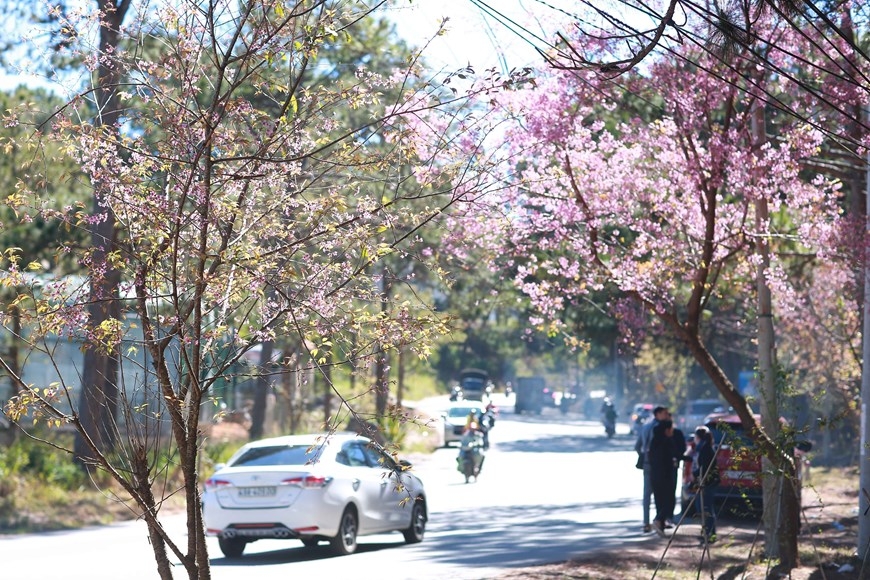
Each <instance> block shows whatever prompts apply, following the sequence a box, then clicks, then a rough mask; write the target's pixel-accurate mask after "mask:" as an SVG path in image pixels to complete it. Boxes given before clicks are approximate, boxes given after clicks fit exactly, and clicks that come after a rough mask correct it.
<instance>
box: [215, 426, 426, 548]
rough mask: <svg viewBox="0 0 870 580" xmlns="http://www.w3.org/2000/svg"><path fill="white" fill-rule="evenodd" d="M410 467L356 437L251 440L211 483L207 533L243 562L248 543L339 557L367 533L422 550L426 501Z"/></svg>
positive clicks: (419, 482) (351, 435)
mask: <svg viewBox="0 0 870 580" xmlns="http://www.w3.org/2000/svg"><path fill="white" fill-rule="evenodd" d="M409 467H410V464H409V463H407V462H404V461H401V462H396V461H395V460H394V459H393V457H392V456H391V455H390V454H389V453H387V452H385V451H384V450H383V449H382V448H380V446H378V445H377V444H376V443H374V442H372V441H371V440H369V439H367V438H365V437H360V436H358V435H355V434H352V433H341V434H331V435H327V434H313V435H293V436H287V437H275V438H271V439H262V440H260V441H254V442H252V443H248V444H247V445H245V446H243V447H242V448H241V449H239V451H238V452H236V453H235V454H234V455H233V456H232V457H231V458H230V460H229V461H228V462H227V464H226V465H225V466H219V468H218V470H217V471H216V472H215V474H214V475H212V476H211V477H210V478H208V479H207V480H206V482H205V491H204V492H203V494H202V509H203V520H204V522H205V528H206V534H207V535H209V536H217V537H218V544H219V546H220V549H221V551H222V552H223V554H224V556H226V557H227V558H239V557H241V555H242V552H243V551H244V549H245V546H246V545H247V544H249V543H250V542H255V541H257V540H260V539H264V538H270V539H296V540H301V541H302V543H303V544H304V545H305V546H306V547H313V546H316V545H317V544H318V543H319V542H321V541H328V542H329V543H330V544H331V546H332V549H333V551H334V552H336V553H337V554H342V555H343V554H351V553H353V552H354V551H356V548H357V537H358V536H364V535H369V534H380V533H385V532H391V531H400V532H402V534H403V535H404V537H405V541H406V542H407V543H409V544H413V543H417V542H420V541H422V540H423V534H424V532H425V529H426V520H427V519H428V513H427V503H426V501H427V500H426V493H425V491H424V489H423V483H422V482H421V481H420V479H419V478H418V477H417V476H416V475H414V474H413V473H411V472H410V471H409V470H408V468H409ZM409 500H410V501H409Z"/></svg>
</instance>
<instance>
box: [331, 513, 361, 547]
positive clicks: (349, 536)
mask: <svg viewBox="0 0 870 580" xmlns="http://www.w3.org/2000/svg"><path fill="white" fill-rule="evenodd" d="M358 531H359V527H358V523H357V517H356V510H355V509H354V508H353V507H351V506H348V507H346V508H344V513H342V514H341V521H340V523H339V525H338V533H337V534H336V535H335V536H334V537H333V538H332V539H331V540H330V541H329V543H330V545H331V546H332V549H333V551H334V552H335V553H336V554H338V555H340V556H347V555H348V554H353V553H354V552H356V535H357V532H358Z"/></svg>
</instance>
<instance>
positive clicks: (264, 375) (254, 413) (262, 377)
mask: <svg viewBox="0 0 870 580" xmlns="http://www.w3.org/2000/svg"><path fill="white" fill-rule="evenodd" d="M274 348H275V343H274V342H273V341H271V340H267V341H266V342H264V343H263V348H262V349H261V350H260V369H259V372H258V373H257V383H256V386H255V387H254V406H253V407H252V408H251V427H250V429H248V435H249V436H250V438H251V440H252V441H255V440H257V439H261V438H262V437H263V435H264V429H263V426H264V424H265V423H266V399H267V398H268V396H269V389H271V388H272V383H271V381H270V380H269V368H270V366H271V363H272V352H273V350H274Z"/></svg>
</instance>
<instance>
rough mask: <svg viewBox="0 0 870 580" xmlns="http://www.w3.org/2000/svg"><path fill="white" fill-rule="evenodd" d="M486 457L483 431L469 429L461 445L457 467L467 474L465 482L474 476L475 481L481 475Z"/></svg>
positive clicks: (463, 473)
mask: <svg viewBox="0 0 870 580" xmlns="http://www.w3.org/2000/svg"><path fill="white" fill-rule="evenodd" d="M484 459H486V457H485V452H484V444H483V433H481V432H480V431H469V432H467V433H466V434H465V435H464V436H463V437H462V441H461V442H460V445H459V456H458V457H457V458H456V469H457V471H459V472H460V473H461V474H462V475H464V476H465V483H468V482H469V480H470V479H471V478H472V477H473V478H474V480H475V481H477V478H478V477H479V476H480V470H481V468H482V467H483V460H484Z"/></svg>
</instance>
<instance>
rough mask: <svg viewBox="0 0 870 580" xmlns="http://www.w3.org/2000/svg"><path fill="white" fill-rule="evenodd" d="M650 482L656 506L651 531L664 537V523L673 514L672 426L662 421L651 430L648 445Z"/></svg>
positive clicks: (670, 423)
mask: <svg viewBox="0 0 870 580" xmlns="http://www.w3.org/2000/svg"><path fill="white" fill-rule="evenodd" d="M649 463H650V482H651V483H652V492H653V498H654V500H655V506H656V516H655V519H654V520H653V530H654V531H655V533H657V534H658V535H660V536H664V535H665V522H666V521H667V519H668V517H670V515H671V514H673V512H674V504H675V499H674V486H675V485H676V484H675V483H674V424H673V422H672V421H671V420H670V419H663V420H661V421H659V422H658V424H657V425H656V426H655V427H654V428H653V432H652V440H651V441H650V445H649Z"/></svg>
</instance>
